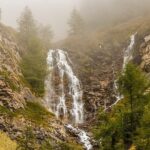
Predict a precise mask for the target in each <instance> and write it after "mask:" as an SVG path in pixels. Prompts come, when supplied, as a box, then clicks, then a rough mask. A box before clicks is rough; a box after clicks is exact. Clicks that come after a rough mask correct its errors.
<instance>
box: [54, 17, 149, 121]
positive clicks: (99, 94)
mask: <svg viewBox="0 0 150 150" xmlns="http://www.w3.org/2000/svg"><path fill="white" fill-rule="evenodd" d="M149 20H150V19H149V18H143V17H139V18H136V19H133V20H130V21H128V22H124V23H121V24H119V25H117V26H112V27H111V28H110V27H109V28H107V27H106V28H103V29H101V30H96V31H92V32H87V33H84V34H82V35H77V36H69V37H68V38H67V39H66V40H64V41H61V42H60V43H57V44H55V47H63V48H64V49H65V50H67V51H68V52H69V55H70V56H71V59H72V60H73V64H74V69H76V71H77V72H78V75H79V77H80V80H81V81H82V86H83V91H84V94H83V100H84V103H85V113H86V114H87V121H88V122H89V120H90V119H89V118H91V121H92V122H93V119H95V120H96V117H95V116H96V114H97V111H98V109H99V108H100V107H101V106H104V105H105V106H109V105H111V104H112V103H113V102H114V101H115V93H114V87H113V86H114V80H115V79H116V78H117V77H118V74H119V72H120V71H121V69H122V64H123V55H124V50H125V49H126V48H127V46H128V45H129V42H130V36H131V35H132V34H134V33H137V35H136V44H135V46H134V61H135V62H136V63H137V64H140V63H141V57H140V53H139V50H140V45H141V43H142V42H143V41H144V40H143V39H144V37H145V36H146V35H147V34H149V31H150V23H149ZM91 112H92V113H91Z"/></svg>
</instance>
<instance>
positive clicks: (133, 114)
mask: <svg viewBox="0 0 150 150" xmlns="http://www.w3.org/2000/svg"><path fill="white" fill-rule="evenodd" d="M118 84H119V89H120V93H121V94H122V95H124V98H123V99H122V100H121V101H120V102H119V103H118V104H117V105H115V106H114V107H113V108H112V110H111V111H110V112H104V111H103V110H102V111H100V112H99V123H98V124H97V126H96V128H95V129H94V133H95V136H96V138H97V139H99V142H100V148H101V149H104V150H107V149H112V150H116V149H119V150H123V149H129V148H130V147H131V146H132V148H133V147H135V148H136V149H138V150H143V149H144V150H149V149H150V143H149V141H150V130H149V124H150V120H149V118H150V110H149V107H150V94H149V91H148V90H149V87H150V81H149V79H148V77H147V76H146V75H145V74H144V73H142V72H141V70H140V69H139V68H138V67H136V66H135V65H133V64H128V65H127V67H126V69H125V71H124V73H123V74H122V75H121V76H120V77H119V80H118Z"/></svg>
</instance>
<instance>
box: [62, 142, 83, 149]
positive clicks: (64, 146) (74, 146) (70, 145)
mask: <svg viewBox="0 0 150 150" xmlns="http://www.w3.org/2000/svg"><path fill="white" fill-rule="evenodd" d="M60 147H61V150H83V147H82V146H81V145H79V144H76V143H64V142H63V143H60Z"/></svg>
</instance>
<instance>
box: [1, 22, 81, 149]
mask: <svg viewBox="0 0 150 150" xmlns="http://www.w3.org/2000/svg"><path fill="white" fill-rule="evenodd" d="M16 36H17V32H16V31H14V30H13V29H11V28H9V27H5V26H4V25H0V130H1V131H3V132H6V133H7V134H8V135H9V137H10V138H11V139H12V140H15V141H16V142H17V145H18V147H19V149H25V150H28V149H30V150H31V149H37V150H38V149H39V150H41V149H43V150H48V149H56V150H57V149H58V150H63V149H64V150H65V149H74V150H77V149H79V150H80V149H83V148H82V147H81V146H80V145H79V144H77V142H76V140H75V138H74V137H72V136H71V135H70V134H69V133H67V131H66V129H65V127H64V124H63V123H62V122H61V121H59V120H57V119H56V118H55V116H54V115H53V114H52V113H50V112H48V110H46V108H44V107H43V106H42V103H41V100H40V99H39V98H37V97H35V96H34V94H33V93H32V92H31V91H30V88H29V87H30V86H29V85H28V84H27V82H26V81H25V79H24V77H23V75H22V72H21V68H20V65H19V64H20V60H21V59H22V58H21V57H20V55H19V53H20V52H21V51H22V49H21V47H20V46H19V44H17V40H16Z"/></svg>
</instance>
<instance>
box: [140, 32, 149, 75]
mask: <svg viewBox="0 0 150 150" xmlns="http://www.w3.org/2000/svg"><path fill="white" fill-rule="evenodd" d="M140 56H141V64H140V66H141V68H142V69H143V70H144V71H145V72H146V73H150V35H148V36H146V37H145V38H144V42H143V43H142V44H141V46H140Z"/></svg>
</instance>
